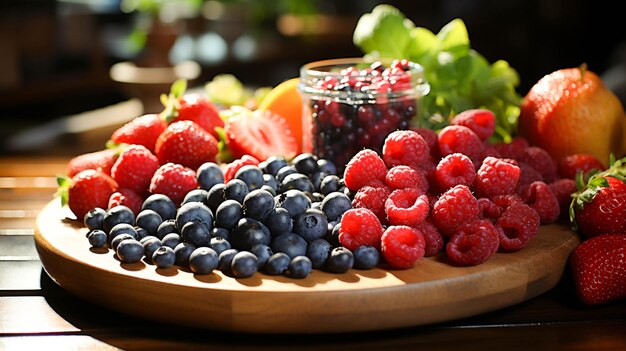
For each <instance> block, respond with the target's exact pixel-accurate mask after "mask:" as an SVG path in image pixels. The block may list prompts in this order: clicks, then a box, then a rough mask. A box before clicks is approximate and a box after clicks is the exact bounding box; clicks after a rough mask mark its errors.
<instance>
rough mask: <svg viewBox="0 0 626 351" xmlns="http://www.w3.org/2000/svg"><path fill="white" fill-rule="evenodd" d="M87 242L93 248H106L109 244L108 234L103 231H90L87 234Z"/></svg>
mask: <svg viewBox="0 0 626 351" xmlns="http://www.w3.org/2000/svg"><path fill="white" fill-rule="evenodd" d="M87 240H88V241H89V245H91V246H92V247H95V248H99V247H104V245H106V243H107V234H106V233H105V232H104V231H102V230H101V229H94V230H90V231H89V232H88V233H87Z"/></svg>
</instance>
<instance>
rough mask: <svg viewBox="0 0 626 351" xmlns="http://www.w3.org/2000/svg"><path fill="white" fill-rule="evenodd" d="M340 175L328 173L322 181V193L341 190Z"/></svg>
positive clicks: (326, 193)
mask: <svg viewBox="0 0 626 351" xmlns="http://www.w3.org/2000/svg"><path fill="white" fill-rule="evenodd" d="M339 187H340V185H339V177H337V176H336V175H327V176H326V177H324V179H322V182H321V183H320V188H319V190H320V193H322V194H324V195H328V194H330V193H332V192H335V191H339Z"/></svg>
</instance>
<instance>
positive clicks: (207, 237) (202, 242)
mask: <svg viewBox="0 0 626 351" xmlns="http://www.w3.org/2000/svg"><path fill="white" fill-rule="evenodd" d="M164 223H165V222H164ZM159 229H161V231H163V230H162V229H163V228H159ZM213 229H215V228H213ZM222 229H223V228H222ZM224 230H226V229H224ZM167 235H169V234H166V235H165V236H167ZM165 236H163V234H162V233H159V230H157V237H161V238H165ZM211 236H212V231H211V230H210V229H209V227H208V226H206V225H204V224H202V223H200V222H195V221H192V222H188V223H187V224H185V225H183V227H182V228H181V229H180V237H181V238H182V239H183V242H185V243H188V244H191V245H193V246H195V247H203V246H210V244H211Z"/></svg>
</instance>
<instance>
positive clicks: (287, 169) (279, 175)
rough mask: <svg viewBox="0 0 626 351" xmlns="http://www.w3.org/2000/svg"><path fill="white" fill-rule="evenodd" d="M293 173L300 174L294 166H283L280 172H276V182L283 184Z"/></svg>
mask: <svg viewBox="0 0 626 351" xmlns="http://www.w3.org/2000/svg"><path fill="white" fill-rule="evenodd" d="M293 173H298V171H297V170H296V168H295V167H294V166H283V167H282V168H281V169H279V170H278V172H276V180H277V181H278V183H282V182H283V180H284V179H285V177H287V176H288V175H290V174H293Z"/></svg>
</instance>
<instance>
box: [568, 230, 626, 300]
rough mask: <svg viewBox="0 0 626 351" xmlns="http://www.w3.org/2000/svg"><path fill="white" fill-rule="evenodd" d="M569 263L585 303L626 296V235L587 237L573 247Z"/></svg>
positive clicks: (579, 295) (578, 292) (579, 294)
mask: <svg viewBox="0 0 626 351" xmlns="http://www.w3.org/2000/svg"><path fill="white" fill-rule="evenodd" d="M625 234H626V233H625ZM569 263H570V270H571V273H572V275H573V278H574V284H575V286H576V293H577V294H578V297H579V298H580V300H581V301H582V302H583V303H585V304H588V305H597V304H603V303H607V302H609V301H614V300H617V299H621V298H624V297H626V235H624V234H607V235H599V236H596V237H594V238H591V239H588V240H585V241H583V242H582V243H581V244H580V245H578V246H577V247H576V248H575V249H574V251H573V252H572V254H571V256H570V261H569Z"/></svg>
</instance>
